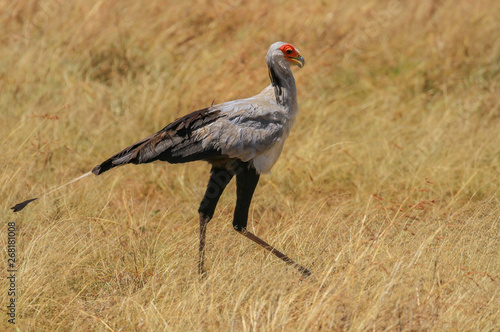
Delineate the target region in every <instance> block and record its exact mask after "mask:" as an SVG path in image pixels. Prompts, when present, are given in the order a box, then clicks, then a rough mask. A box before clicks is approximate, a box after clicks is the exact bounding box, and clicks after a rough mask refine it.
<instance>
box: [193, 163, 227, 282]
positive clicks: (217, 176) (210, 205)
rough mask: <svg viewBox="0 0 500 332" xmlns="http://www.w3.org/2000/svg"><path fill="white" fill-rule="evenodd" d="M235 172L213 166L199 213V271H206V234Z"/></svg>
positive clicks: (201, 272)
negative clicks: (221, 197) (220, 199)
mask: <svg viewBox="0 0 500 332" xmlns="http://www.w3.org/2000/svg"><path fill="white" fill-rule="evenodd" d="M233 175H234V174H233V173H232V172H231V171H229V170H227V169H225V168H219V167H215V166H214V167H212V170H211V174H210V180H209V181H208V185H207V190H206V192H205V196H204V197H203V200H202V201H201V204H200V208H199V209H198V213H199V214H200V251H199V259H198V272H199V273H200V274H203V273H205V270H204V268H203V265H204V262H205V236H206V233H207V225H208V223H209V221H210V220H211V219H212V217H213V215H214V211H215V207H216V206H217V202H218V201H219V198H220V196H221V195H222V192H223V191H224V189H225V188H226V186H227V184H228V183H229V181H231V179H232V178H233Z"/></svg>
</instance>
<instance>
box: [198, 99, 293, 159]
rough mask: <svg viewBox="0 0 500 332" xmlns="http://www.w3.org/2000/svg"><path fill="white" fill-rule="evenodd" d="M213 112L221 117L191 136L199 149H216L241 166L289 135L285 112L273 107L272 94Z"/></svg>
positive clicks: (276, 106) (281, 108) (225, 106)
mask: <svg viewBox="0 0 500 332" xmlns="http://www.w3.org/2000/svg"><path fill="white" fill-rule="evenodd" d="M266 92H267V91H266ZM214 108H216V109H217V110H220V114H221V115H222V116H221V117H220V118H219V119H217V121H214V122H212V123H211V124H210V125H208V126H205V127H202V128H199V129H198V130H196V131H195V133H194V134H195V135H196V137H197V139H198V140H200V141H201V142H202V144H203V145H206V146H207V147H209V146H212V147H216V148H218V149H220V151H221V153H222V154H223V155H225V156H228V157H230V158H237V159H241V160H242V161H245V162H246V161H249V160H251V159H254V158H256V157H258V156H259V155H261V154H263V153H265V151H268V150H270V149H272V148H273V147H274V146H276V145H277V144H278V145H281V144H282V143H283V141H284V139H285V138H286V135H287V134H288V132H289V130H287V127H288V126H287V123H288V122H289V121H288V115H287V112H286V110H285V109H284V108H283V107H282V106H279V105H277V104H276V102H275V98H274V92H273V93H271V94H259V95H257V96H254V97H252V98H248V99H242V100H237V101H232V102H227V103H224V104H220V105H215V106H214ZM280 151H281V149H280ZM278 155H279V154H278Z"/></svg>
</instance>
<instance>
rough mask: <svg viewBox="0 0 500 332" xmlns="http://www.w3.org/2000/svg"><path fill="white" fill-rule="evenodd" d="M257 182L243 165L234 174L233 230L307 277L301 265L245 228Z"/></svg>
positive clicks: (251, 172)
mask: <svg viewBox="0 0 500 332" xmlns="http://www.w3.org/2000/svg"><path fill="white" fill-rule="evenodd" d="M258 182H259V174H257V172H256V171H255V169H254V168H253V167H248V165H246V164H244V165H243V167H242V168H240V169H238V170H237V172H236V195H237V199H236V208H235V211H234V219H233V228H234V229H235V230H236V231H237V232H238V233H240V234H241V235H243V236H245V237H247V238H248V239H250V240H252V241H254V242H255V243H257V244H258V245H260V246H261V247H263V248H265V249H266V250H269V251H270V252H271V253H272V254H273V255H275V256H276V257H278V258H279V259H281V260H282V261H284V262H285V263H287V264H289V265H293V266H294V267H295V268H297V269H298V270H299V271H300V272H302V273H303V274H304V275H306V276H309V275H311V272H310V271H309V270H308V269H306V268H305V267H303V266H302V265H299V264H297V263H296V262H294V261H293V260H292V259H291V258H290V257H288V256H287V255H285V254H284V253H282V252H280V251H278V250H276V249H275V248H274V247H273V246H271V245H270V244H268V243H267V242H265V241H264V240H262V239H261V238H259V237H258V236H256V235H255V234H253V233H251V232H249V231H248V230H247V229H246V227H247V221H248V211H249V209H250V203H251V201H252V196H253V193H254V191H255V187H256V186H257V183H258Z"/></svg>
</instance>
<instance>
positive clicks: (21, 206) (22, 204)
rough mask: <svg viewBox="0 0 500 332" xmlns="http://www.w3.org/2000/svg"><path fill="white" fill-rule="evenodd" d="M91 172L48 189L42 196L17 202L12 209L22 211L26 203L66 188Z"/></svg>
mask: <svg viewBox="0 0 500 332" xmlns="http://www.w3.org/2000/svg"><path fill="white" fill-rule="evenodd" d="M91 174H92V171H90V172H87V173H85V174H83V175H81V176H79V177H77V178H74V179H73V180H71V181H69V182H66V183H65V184H63V185H62V186H59V187H57V188H54V189H52V190H50V191H48V192H46V193H44V194H42V195H40V196H38V197H35V198H31V199H28V200H26V201H24V202H21V203H17V204H16V205H14V206H13V207H11V209H12V210H13V211H14V212H19V211H21V210H22V209H24V208H25V207H26V205H28V204H29V203H31V202H33V201H36V200H37V199H39V198H42V197H44V196H47V195H48V194H51V193H53V192H54V191H57V190H59V189H61V188H64V187H66V186H67V185H70V184H72V183H74V182H76V181H78V180H81V179H83V178H84V177H87V176H89V175H91Z"/></svg>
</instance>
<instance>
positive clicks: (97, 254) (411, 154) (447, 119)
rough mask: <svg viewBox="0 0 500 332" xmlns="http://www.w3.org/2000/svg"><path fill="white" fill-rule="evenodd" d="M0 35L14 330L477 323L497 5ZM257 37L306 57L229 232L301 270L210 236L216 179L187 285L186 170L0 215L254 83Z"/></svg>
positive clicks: (489, 222) (6, 30)
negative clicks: (289, 123)
mask: <svg viewBox="0 0 500 332" xmlns="http://www.w3.org/2000/svg"><path fill="white" fill-rule="evenodd" d="M0 31H1V34H0V45H1V46H0V53H1V54H0V109H1V112H0V121H1V128H2V135H1V139H0V150H1V165H2V168H1V171H0V172H1V173H0V174H1V176H0V198H1V199H0V204H1V211H2V213H1V214H0V218H1V222H2V234H4V235H2V236H1V238H0V247H1V248H2V252H3V254H2V259H1V260H0V261H1V270H2V274H1V276H2V277H5V276H6V274H7V273H6V270H7V258H6V257H7V235H6V233H7V223H8V222H12V221H14V222H16V227H17V238H16V240H17V259H18V261H17V268H18V272H17V278H18V279H17V281H16V287H17V294H16V301H17V302H16V304H17V307H16V310H17V311H16V313H17V317H16V325H15V327H16V328H18V329H19V330H21V331H54V330H59V331H68V330H74V331H90V330H97V331H107V330H111V331H155V330H172V331H229V330H231V331H290V330H299V331H316V330H320V331H324V330H334V331H337V330H350V331H365V330H374V331H384V330H389V331H396V330H398V331H399V330H402V331H422V330H439V331H440V330H445V331H449V330H451V331H464V330H468V331H491V330H496V329H498V328H499V326H500V311H499V310H500V309H499V308H500V258H499V257H500V235H499V234H500V226H499V221H500V220H499V216H500V198H499V187H500V181H499V178H500V137H499V133H500V2H499V1H497V0H484V1H451V0H443V1H431V0H423V1H412V2H406V1H395V0H393V1H236V0H234V1H233V0H227V1H184V2H178V1H149V2H139V1H128V0H124V1H118V0H115V1H113V0H110V1H62V0H42V1H28V0H22V1H6V0H5V1H0ZM277 40H283V41H287V42H291V43H293V44H294V45H295V46H297V47H298V48H299V49H300V51H301V53H302V54H303V56H304V57H305V59H306V66H305V67H304V68H303V69H298V68H297V69H296V70H295V77H296V80H297V85H298V91H299V104H300V108H301V112H300V114H299V116H298V118H297V120H296V124H295V127H294V128H293V130H292V134H291V136H290V137H289V139H288V141H287V143H286V145H285V150H284V152H283V155H282V157H281V158H280V160H279V161H278V163H277V164H276V165H275V167H274V168H273V171H272V173H271V174H270V175H266V176H263V177H261V182H260V184H259V186H258V187H257V191H256V194H255V197H254V201H253V205H252V207H251V212H250V223H249V229H250V230H251V231H253V232H255V233H256V234H258V235H260V236H262V237H263V238H264V239H266V240H267V241H269V242H270V243H271V244H274V245H275V246H276V247H277V248H278V249H280V250H282V251H284V252H285V253H287V254H288V255H290V256H291V257H292V258H294V259H296V260H297V261H298V262H300V263H302V264H304V265H305V266H307V267H308V268H310V269H311V270H312V271H313V275H312V276H311V277H310V278H307V279H305V278H303V277H301V275H300V274H299V273H298V272H297V271H296V270H294V269H293V268H291V267H289V266H287V265H285V264H284V263H283V262H281V261H279V260H278V259H276V258H275V257H274V256H271V255H269V253H268V252H266V251H264V250H263V249H262V248H260V247H258V246H256V245H255V244H253V243H251V242H250V241H249V240H247V239H246V238H244V237H242V236H240V235H238V234H237V233H236V232H234V231H233V230H232V225H231V220H232V213H233V209H234V202H235V185H234V183H231V184H230V186H229V187H228V189H227V190H226V192H225V193H224V195H223V197H222V199H221V201H220V203H219V206H218V209H217V211H216V215H215V218H214V220H213V221H212V222H211V223H210V224H209V228H208V237H207V261H206V266H207V270H208V273H207V276H206V278H204V279H200V278H199V276H198V274H197V269H196V262H197V251H198V232H199V231H198V219H197V217H198V216H197V208H198V204H199V202H200V200H201V197H202V196H203V193H204V190H205V186H206V181H207V180H208V171H209V166H208V164H204V163H202V162H199V163H193V164H188V165H168V164H161V163H155V164H149V165H141V166H125V167H123V168H118V169H115V170H113V171H111V172H109V173H106V174H104V175H102V176H99V177H94V176H92V177H90V178H86V179H85V180H82V181H81V182H78V183H76V184H74V185H71V186H69V187H67V188H64V189H62V190H61V191H59V192H56V193H54V194H52V195H50V196H47V197H45V198H43V199H41V200H39V201H37V202H35V203H32V204H31V205H30V206H28V207H27V208H26V209H25V210H23V211H22V212H20V213H18V214H13V213H12V212H11V211H10V210H9V207H11V206H12V205H13V204H15V203H17V202H19V201H22V200H25V199H28V198H31V197H33V196H37V195H39V194H41V193H43V192H45V191H47V190H48V189H50V188H53V187H55V186H57V185H60V184H62V183H64V182H66V181H69V180H71V179H73V178H74V177H77V176H79V175H81V174H83V173H85V172H87V171H89V170H90V169H91V168H92V167H93V166H95V165H96V164H98V163H99V162H101V161H103V160H104V159H105V158H107V157H109V156H110V155H112V154H114V153H115V152H117V151H119V150H120V149H121V148H123V147H125V146H128V145H130V144H132V143H134V142H135V141H137V140H139V139H141V138H143V137H145V136H147V135H149V134H151V133H153V132H155V131H157V130H159V129H161V128H163V127H164V126H165V125H166V124H168V123H169V122H170V121H172V120H174V119H176V118H177V117H180V116H182V115H184V114H186V113H188V112H190V111H193V110H196V109H200V108H203V107H206V106H209V105H210V104H211V103H212V102H215V103H219V102H223V101H227V100H231V99H236V98H243V97H248V96H251V95H253V94H256V93H258V92H259V91H260V90H261V89H262V88H264V87H265V86H266V85H267V84H269V79H268V74H267V68H266V65H265V54H266V52H267V49H268V47H269V45H270V44H271V43H272V42H274V41H277ZM2 279H3V278H2ZM7 287H8V283H7V281H6V280H5V279H3V281H2V282H1V290H0V301H1V312H2V317H1V319H0V322H1V323H0V327H1V329H2V330H3V329H5V328H11V327H12V326H11V324H8V322H7V315H6V304H7V301H8V300H9V297H8V296H7Z"/></svg>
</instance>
